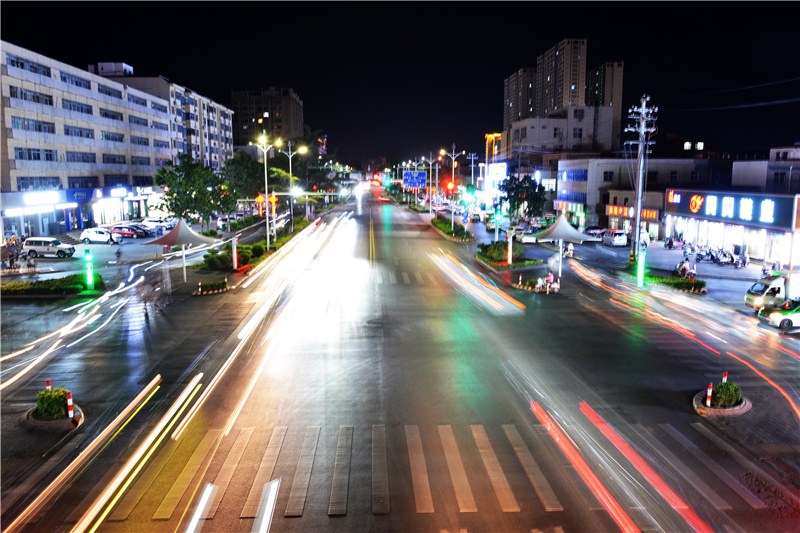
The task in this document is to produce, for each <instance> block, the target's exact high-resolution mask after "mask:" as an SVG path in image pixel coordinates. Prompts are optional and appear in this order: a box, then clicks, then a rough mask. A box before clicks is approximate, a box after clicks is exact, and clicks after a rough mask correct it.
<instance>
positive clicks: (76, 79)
mask: <svg viewBox="0 0 800 533" xmlns="http://www.w3.org/2000/svg"><path fill="white" fill-rule="evenodd" d="M61 81H63V82H64V83H69V84H70V85H74V86H75V87H80V88H81V89H89V90H91V89H92V84H91V82H90V81H89V80H87V79H85V78H81V77H80V76H75V75H74V74H67V73H66V72H62V73H61Z"/></svg>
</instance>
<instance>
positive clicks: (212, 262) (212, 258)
mask: <svg viewBox="0 0 800 533" xmlns="http://www.w3.org/2000/svg"><path fill="white" fill-rule="evenodd" d="M203 262H204V263H205V265H206V268H207V269H209V270H216V269H218V268H219V266H220V263H219V256H216V255H206V256H204V257H203Z"/></svg>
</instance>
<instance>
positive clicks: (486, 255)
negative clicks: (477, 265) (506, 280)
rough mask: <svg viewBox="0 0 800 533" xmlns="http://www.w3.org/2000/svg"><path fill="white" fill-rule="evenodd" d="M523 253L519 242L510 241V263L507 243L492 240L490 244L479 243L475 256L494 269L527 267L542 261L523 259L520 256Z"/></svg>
mask: <svg viewBox="0 0 800 533" xmlns="http://www.w3.org/2000/svg"><path fill="white" fill-rule="evenodd" d="M523 253H525V248H524V247H523V246H522V245H521V244H517V243H515V242H514V243H511V264H509V263H508V243H507V242H504V241H494V242H492V243H490V244H479V245H478V254H477V255H476V256H475V257H476V259H477V260H478V261H480V262H481V263H484V264H485V265H487V266H489V267H491V268H492V269H494V270H514V269H517V268H529V267H535V266H540V265H542V264H543V263H544V261H543V260H542V259H525V258H524V257H522V254H523Z"/></svg>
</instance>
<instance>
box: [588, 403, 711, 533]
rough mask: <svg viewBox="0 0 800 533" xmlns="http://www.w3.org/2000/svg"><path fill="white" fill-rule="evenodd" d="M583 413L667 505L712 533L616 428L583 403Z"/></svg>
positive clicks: (696, 526)
mask: <svg viewBox="0 0 800 533" xmlns="http://www.w3.org/2000/svg"><path fill="white" fill-rule="evenodd" d="M581 412H582V413H583V414H584V415H586V417H587V418H588V419H589V420H590V421H591V422H592V424H594V425H595V426H596V427H597V429H599V430H600V431H601V432H602V433H603V435H605V436H606V438H607V439H608V440H610V441H611V443H612V444H613V445H614V446H616V448H617V449H618V450H619V451H620V452H622V455H624V456H625V457H626V458H627V459H628V461H629V462H630V463H631V464H632V465H633V466H634V467H635V468H636V470H638V471H639V473H640V474H642V475H643V476H644V477H645V479H647V481H648V482H649V483H650V484H651V485H652V486H653V487H654V488H655V489H656V490H657V491H658V493H659V494H661V496H663V497H664V499H665V500H667V503H669V504H670V505H671V506H672V508H673V509H675V511H677V512H678V514H680V515H681V516H682V517H683V519H684V520H686V521H687V522H688V523H689V525H690V526H692V528H693V529H694V530H695V531H708V532H711V531H712V529H711V527H710V526H709V525H708V524H706V523H705V521H704V520H703V519H702V518H700V517H699V516H698V515H697V513H696V512H695V511H694V509H692V508H691V507H689V504H687V503H686V502H685V501H683V499H682V498H681V497H680V496H678V494H677V493H675V491H674V490H672V488H671V487H670V486H669V485H667V484H666V482H665V481H664V480H663V479H662V478H661V476H659V475H658V474H657V473H656V471H655V470H653V469H652V468H651V467H650V465H649V464H647V462H646V461H645V460H644V459H642V457H641V456H640V455H639V454H638V453H636V451H635V450H634V449H633V448H631V446H630V445H629V444H628V443H627V442H625V439H623V438H622V437H621V436H620V435H619V433H617V432H616V430H614V428H612V427H611V426H609V425H608V424H607V423H606V421H605V420H603V419H602V418H601V417H600V415H598V414H597V412H595V410H594V409H592V407H591V406H590V405H589V404H588V403H586V402H581Z"/></svg>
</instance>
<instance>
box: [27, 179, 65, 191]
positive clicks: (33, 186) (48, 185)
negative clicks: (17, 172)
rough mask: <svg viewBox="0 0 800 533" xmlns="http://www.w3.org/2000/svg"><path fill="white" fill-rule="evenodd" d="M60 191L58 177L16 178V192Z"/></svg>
mask: <svg viewBox="0 0 800 533" xmlns="http://www.w3.org/2000/svg"><path fill="white" fill-rule="evenodd" d="M60 189H61V178H59V177H58V176H17V190H18V191H57V190H60Z"/></svg>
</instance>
